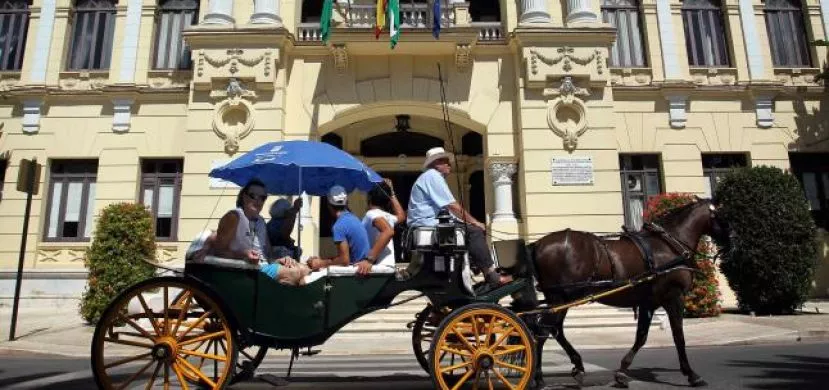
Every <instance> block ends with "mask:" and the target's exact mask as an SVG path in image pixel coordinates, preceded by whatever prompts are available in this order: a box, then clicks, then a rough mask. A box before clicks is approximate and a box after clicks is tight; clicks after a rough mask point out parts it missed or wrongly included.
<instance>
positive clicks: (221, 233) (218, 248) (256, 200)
mask: <svg viewBox="0 0 829 390" xmlns="http://www.w3.org/2000/svg"><path fill="white" fill-rule="evenodd" d="M267 197H268V195H267V192H266V191H265V184H263V183H262V182H261V181H259V180H256V179H254V180H251V181H250V182H249V183H248V184H247V185H245V186H244V187H242V189H241V190H240V191H239V195H237V197H236V209H233V210H230V211H228V212H227V213H226V214H225V215H224V216H223V217H222V219H221V220H219V227H218V229H217V232H216V239H215V241H214V242H213V243H212V252H213V254H214V255H216V256H219V257H225V258H230V259H239V260H245V261H247V262H249V263H251V264H259V270H260V271H262V272H263V273H265V274H266V275H268V276H269V277H271V278H273V279H275V280H277V281H279V282H280V283H283V284H290V285H299V284H302V283H303V280H304V277H305V275H308V274H309V273H310V270H309V269H308V267H306V266H304V265H303V264H300V263H297V262H296V261H295V260H294V259H292V258H290V257H282V258H279V259H277V260H276V261H270V260H269V259H272V258H273V257H272V256H271V253H270V252H271V249H270V242H269V240H268V235H267V233H266V227H265V221H264V220H263V219H262V217H261V216H260V215H259V213H261V212H262V207H263V206H264V205H265V199H267Z"/></svg>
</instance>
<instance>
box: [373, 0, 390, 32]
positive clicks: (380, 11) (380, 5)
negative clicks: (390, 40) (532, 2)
mask: <svg viewBox="0 0 829 390" xmlns="http://www.w3.org/2000/svg"><path fill="white" fill-rule="evenodd" d="M387 2H388V0H377V9H376V10H375V11H376V15H377V20H376V21H375V23H374V38H375V39H380V33H381V32H382V31H383V28H385V27H386V6H387Z"/></svg>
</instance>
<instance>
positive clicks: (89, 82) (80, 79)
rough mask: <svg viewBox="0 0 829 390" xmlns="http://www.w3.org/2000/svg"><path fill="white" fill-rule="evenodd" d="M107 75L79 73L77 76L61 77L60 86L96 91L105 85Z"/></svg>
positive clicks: (73, 89)
mask: <svg viewBox="0 0 829 390" xmlns="http://www.w3.org/2000/svg"><path fill="white" fill-rule="evenodd" d="M108 77H109V75H106V74H102V75H90V74H89V73H80V74H79V75H78V76H66V77H61V79H60V80H59V81H58V84H59V85H60V88H61V89H63V90H67V91H96V90H100V89H102V88H103V87H104V86H106V83H107V78H108Z"/></svg>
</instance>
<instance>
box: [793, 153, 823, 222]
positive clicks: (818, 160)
mask: <svg viewBox="0 0 829 390" xmlns="http://www.w3.org/2000/svg"><path fill="white" fill-rule="evenodd" d="M789 162H790V163H791V167H792V169H791V171H792V174H794V176H795V177H797V180H798V181H800V185H801V186H803V193H804V195H805V196H806V200H807V201H808V202H809V209H810V210H811V212H812V218H814V220H815V223H816V224H817V225H818V226H820V227H822V228H824V229H829V153H789Z"/></svg>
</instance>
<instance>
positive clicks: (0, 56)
mask: <svg viewBox="0 0 829 390" xmlns="http://www.w3.org/2000/svg"><path fill="white" fill-rule="evenodd" d="M28 30H29V2H28V1H26V0H16V1H13V0H12V1H10V0H7V1H4V2H2V3H1V4H0V70H20V67H21V66H22V65H23V52H24V51H25V49H26V32H27V31H28Z"/></svg>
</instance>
